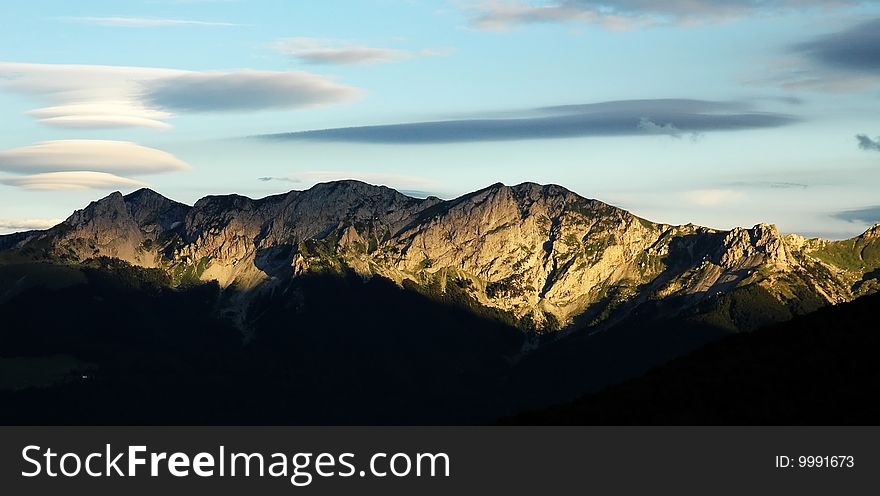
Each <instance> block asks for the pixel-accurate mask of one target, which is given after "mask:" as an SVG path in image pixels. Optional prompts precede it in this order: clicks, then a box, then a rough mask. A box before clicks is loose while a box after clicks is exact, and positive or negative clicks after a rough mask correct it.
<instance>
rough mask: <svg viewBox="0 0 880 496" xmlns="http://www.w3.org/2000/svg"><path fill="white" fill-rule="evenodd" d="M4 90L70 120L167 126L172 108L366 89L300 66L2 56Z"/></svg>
mask: <svg viewBox="0 0 880 496" xmlns="http://www.w3.org/2000/svg"><path fill="white" fill-rule="evenodd" d="M0 90H6V91H10V92H14V93H18V94H22V95H26V96H29V97H32V98H35V99H39V100H43V101H45V102H46V103H48V105H49V106H47V107H44V108H39V109H35V110H33V111H31V112H29V114H30V115H32V116H34V117H36V118H37V119H39V121H40V122H41V123H43V124H46V125H51V126H61V127H71V128H114V127H132V126H137V127H150V128H157V129H162V128H167V127H169V124H168V122H166V121H167V120H169V119H170V118H172V117H173V116H174V113H175V112H209V111H254V110H269V109H275V110H284V109H296V108H301V107H309V106H315V105H328V104H333V103H340V102H345V101H349V100H352V99H354V98H357V97H358V96H360V95H361V94H362V92H361V90H359V89H358V88H354V87H351V86H346V85H343V84H340V83H337V82H335V81H334V80H332V79H330V78H327V77H323V76H319V75H316V74H312V73H309V72H302V71H283V72H282V71H254V70H234V71H201V72H197V71H182V70H176V69H163V68H151V67H124V66H101V65H74V64H21V63H9V62H0Z"/></svg>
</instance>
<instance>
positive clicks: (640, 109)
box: [262, 99, 799, 144]
mask: <svg viewBox="0 0 880 496" xmlns="http://www.w3.org/2000/svg"><path fill="white" fill-rule="evenodd" d="M509 115H513V116H512V117H505V118H484V119H465V120H447V121H433V122H414V123H404V124H387V125H378V126H360V127H346V128H333V129H322V130H314V131H302V132H293V133H282V134H273V135H266V136H262V137H263V138H270V139H287V140H318V141H340V142H359V143H386V144H425V143H456V142H478V141H505V140H528V139H551V138H579V137H589V136H640V135H645V134H663V135H670V136H680V135H683V134H694V133H703V132H710V131H737V130H745V129H760V128H771V127H779V126H785V125H789V124H793V123H795V122H798V120H799V119H798V118H797V117H794V116H791V115H788V114H778V113H771V112H762V111H756V110H753V109H751V106H750V105H749V104H746V103H743V102H714V101H705V100H685V99H654V100H623V101H614V102H602V103H593V104H585V105H566V106H556V107H545V108H541V109H535V110H531V111H527V112H520V113H519V114H516V113H510V114H509ZM658 122H660V123H662V124H656V123H658Z"/></svg>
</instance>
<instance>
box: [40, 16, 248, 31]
mask: <svg viewBox="0 0 880 496" xmlns="http://www.w3.org/2000/svg"><path fill="white" fill-rule="evenodd" d="M57 19H58V20H60V21H64V22H74V23H77V24H89V25H92V26H104V27H124V28H154V27H168V26H210V27H230V26H240V24H236V23H232V22H218V21H200V20H193V19H168V18H159V17H123V16H111V17H94V16H80V17H58V18H57Z"/></svg>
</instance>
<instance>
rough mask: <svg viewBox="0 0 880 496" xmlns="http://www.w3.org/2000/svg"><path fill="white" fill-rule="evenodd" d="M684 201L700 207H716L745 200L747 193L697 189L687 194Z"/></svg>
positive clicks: (730, 190) (684, 195)
mask: <svg viewBox="0 0 880 496" xmlns="http://www.w3.org/2000/svg"><path fill="white" fill-rule="evenodd" d="M682 196H683V197H684V199H685V200H686V201H687V202H688V203H690V204H692V205H696V206H699V207H716V206H719V205H726V204H729V203H733V202H736V201H739V200H741V199H743V198H745V196H746V195H745V193H743V192H741V191H736V190H732V189H696V190H691V191H687V192H685V193H684V194H683V195H682Z"/></svg>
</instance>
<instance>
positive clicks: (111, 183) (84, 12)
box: [0, 0, 880, 238]
mask: <svg viewBox="0 0 880 496" xmlns="http://www.w3.org/2000/svg"><path fill="white" fill-rule="evenodd" d="M3 8H4V13H3V18H4V29H3V30H2V31H0V108H2V109H3V115H4V118H3V120H2V122H0V233H2V232H13V231H17V230H22V229H27V228H38V227H45V226H47V225H50V224H51V223H52V222H55V221H57V220H58V219H63V218H65V217H66V216H67V215H69V214H70V212H71V211H72V210H74V209H76V208H80V207H82V206H84V205H85V204H87V203H88V202H89V201H91V200H94V199H96V198H99V197H102V196H104V195H106V194H108V193H109V192H111V191H114V190H121V191H123V192H127V191H131V190H133V189H136V188H138V187H140V186H141V185H148V186H149V187H152V188H153V189H156V190H157V191H159V192H161V193H163V194H165V195H166V196H169V197H171V198H174V199H177V200H180V201H184V202H189V203H191V202H194V201H195V200H196V199H198V198H199V197H201V196H204V195H206V194H221V193H233V192H234V193H239V194H244V195H248V196H251V197H261V196H265V195H269V194H275V193H279V192H283V191H288V190H290V189H304V188H308V187H309V186H311V185H312V184H314V183H316V182H321V181H326V180H332V179H343V178H356V179H362V180H365V181H367V182H372V183H378V184H386V185H388V186H392V187H395V188H397V189H400V190H403V191H409V192H413V194H435V195H438V196H441V197H447V198H451V197H454V196H457V195H460V194H463V193H465V192H468V191H471V190H474V189H478V188H481V187H484V186H486V185H489V184H492V183H495V182H499V181H500V182H504V183H506V184H516V183H519V182H523V181H534V182H539V183H557V184H561V185H563V186H566V187H567V188H569V189H571V190H573V191H576V192H577V193H579V194H581V195H584V196H587V197H591V198H597V199H601V200H603V201H606V202H609V203H612V204H615V205H618V206H621V207H624V208H627V209H629V210H631V211H633V212H634V213H636V214H638V215H641V216H643V217H646V218H649V219H651V220H655V221H659V222H667V223H687V222H694V223H697V224H702V225H707V226H711V227H718V228H729V227H733V226H736V225H745V226H751V225H753V224H755V223H758V222H770V223H775V224H777V225H778V226H779V227H780V229H782V230H783V231H786V232H797V233H802V234H807V235H821V236H826V237H833V238H841V237H848V236H852V235H855V234H858V233H860V232H862V231H864V229H865V228H866V227H868V226H869V225H870V224H872V223H875V222H880V194H878V193H877V190H878V186H880V138H878V135H880V122H878V118H877V115H878V110H880V2H876V1H869V2H860V1H847V0H837V1H831V0H806V1H801V2H795V1H793V0H764V1H751V0H749V1H747V0H732V1H727V2H719V1H717V0H672V1H669V2H648V1H646V0H606V1H601V2H595V1H591V0H547V1H534V2H527V1H517V0H511V1H507V2H505V1H500V2H493V1H486V2H484V1H480V0H476V1H468V0H433V1H415V0H412V1H406V0H365V1H341V0H336V1H323V2H306V1H280V0H256V1H247V2H245V1H234V0H225V1H223V0H139V1H138V0H135V1H81V2H65V1H47V0H43V1H39V0H38V1H31V2H15V3H9V5H4V7H3ZM858 135H862V138H861V139H859V138H857V136H858Z"/></svg>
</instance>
